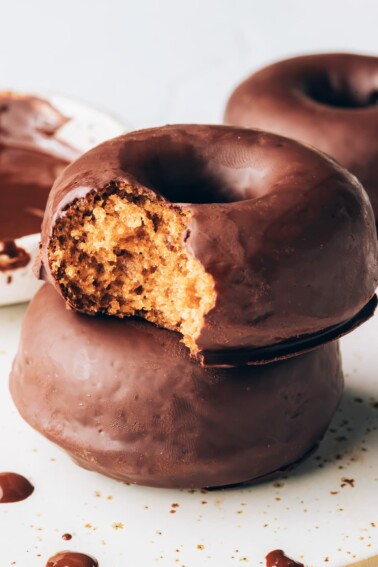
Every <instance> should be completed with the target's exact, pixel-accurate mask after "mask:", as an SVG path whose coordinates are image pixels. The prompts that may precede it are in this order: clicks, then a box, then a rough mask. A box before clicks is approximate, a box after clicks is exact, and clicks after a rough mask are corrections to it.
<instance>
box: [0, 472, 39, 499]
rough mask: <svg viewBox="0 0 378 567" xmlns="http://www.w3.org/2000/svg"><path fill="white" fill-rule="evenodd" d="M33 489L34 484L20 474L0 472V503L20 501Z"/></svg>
mask: <svg viewBox="0 0 378 567" xmlns="http://www.w3.org/2000/svg"><path fill="white" fill-rule="evenodd" d="M33 491H34V486H33V485H32V484H30V482H29V481H28V479H27V478H25V477H23V476H21V475H20V474H17V473H12V472H3V473H0V504H5V503H8V502H20V501H21V500H25V498H28V497H29V496H30V495H31V494H32V493H33Z"/></svg>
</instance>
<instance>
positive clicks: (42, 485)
mask: <svg viewBox="0 0 378 567" xmlns="http://www.w3.org/2000/svg"><path fill="white" fill-rule="evenodd" d="M24 311H25V306H15V307H3V308H2V309H0V345H1V346H0V388H1V389H0V471H14V472H18V473H21V474H24V475H25V476H27V477H28V478H30V480H31V482H32V483H33V484H34V486H35V492H34V494H33V495H32V496H31V497H30V498H29V499H27V500H25V501H23V502H19V503H16V504H0V537H1V540H0V541H1V543H0V566H1V567H8V566H11V565H15V566H16V567H45V564H46V560H47V559H48V557H49V556H51V555H52V554H54V553H56V552H57V551H59V550H65V549H68V550H73V551H75V550H77V551H82V552H84V553H85V552H86V553H89V554H91V555H93V556H94V557H96V558H97V559H98V561H99V565H100V567H151V566H154V565H157V566H159V565H161V566H164V567H165V566H167V567H171V566H172V567H174V566H178V567H182V566H185V567H202V566H206V567H207V566H209V567H232V566H235V565H240V564H241V565H244V564H245V565H251V566H253V567H255V566H256V567H257V566H265V561H264V557H265V555H266V554H267V553H268V552H269V551H271V550H273V549H277V548H282V549H284V550H285V551H286V552H287V554H288V555H291V556H292V557H293V558H295V559H297V560H301V561H303V562H304V564H305V565H306V566H311V567H321V566H324V567H341V566H344V565H347V564H349V563H353V562H354V561H357V560H359V559H363V558H366V557H369V556H372V555H374V554H377V553H378V386H377V384H378V382H377V374H378V371H377V366H378V365H377V348H376V344H377V337H378V318H375V319H374V320H371V321H369V322H368V323H367V324H366V325H364V326H363V327H361V328H360V329H359V330H357V331H356V332H355V333H353V334H352V335H350V336H348V337H347V338H345V339H344V340H343V342H342V347H343V348H342V350H343V355H344V366H345V373H346V382H347V388H346V392H345V395H344V399H343V402H342V404H341V407H340V409H339V411H338V413H337V415H336V417H335V419H334V420H333V423H332V425H331V429H330V431H329V432H328V434H327V436H326V438H325V440H324V442H323V443H322V445H321V448H320V450H319V451H318V452H317V453H316V454H315V455H314V456H312V457H311V458H310V459H309V460H308V461H306V462H305V463H303V464H302V465H301V466H299V467H298V469H297V470H296V472H295V473H294V474H292V475H291V476H290V478H289V479H283V480H280V481H276V482H270V483H265V484H262V485H258V486H254V487H251V488H244V489H237V490H236V489H234V490H223V491H214V492H207V493H201V492H200V491H196V492H194V493H191V492H188V491H179V490H164V489H153V488H143V487H135V486H126V485H123V484H121V483H118V482H116V481H113V480H110V479H107V478H105V477H102V476H100V475H98V474H95V473H90V472H87V471H84V470H82V469H80V468H78V467H77V466H76V465H74V464H73V463H72V462H71V461H70V459H69V458H68V457H67V456H66V454H65V453H63V452H62V451H61V450H60V449H58V448H56V447H55V446H54V445H52V444H51V443H50V442H48V441H46V440H45V439H44V438H42V437H41V436H40V435H39V434H37V433H36V432H34V431H33V430H32V429H31V428H30V427H29V426H28V425H26V424H25V423H24V422H23V421H22V420H21V418H20V417H19V416H18V414H17V412H16V410H15V408H14V406H13V404H12V401H11V398H10V395H9V392H8V375H9V370H10V366H11V361H12V359H13V356H14V354H15V352H16V348H17V342H18V336H19V331H20V324H21V319H22V316H23V314H24ZM343 478H347V479H353V480H354V487H351V486H349V485H348V484H346V485H345V486H343V487H342V484H343V481H342V479H343ZM172 504H178V506H176V507H172ZM172 511H175V513H172ZM66 532H68V533H71V534H72V535H73V538H72V540H71V541H63V540H62V539H61V536H62V534H64V533H66ZM13 562H14V563H13Z"/></svg>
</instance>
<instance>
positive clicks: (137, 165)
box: [119, 130, 250, 204]
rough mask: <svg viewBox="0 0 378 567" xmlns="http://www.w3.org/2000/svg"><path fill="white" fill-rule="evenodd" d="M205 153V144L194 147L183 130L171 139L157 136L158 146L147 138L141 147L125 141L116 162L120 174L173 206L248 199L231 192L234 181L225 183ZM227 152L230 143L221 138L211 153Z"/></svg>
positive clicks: (241, 194)
mask: <svg viewBox="0 0 378 567" xmlns="http://www.w3.org/2000/svg"><path fill="white" fill-rule="evenodd" d="M232 140H233V141H234V138H233V139H232ZM240 144H242V141H241V142H240ZM208 151H209V150H208V147H207V144H204V145H203V147H196V146H195V144H194V143H193V141H192V140H191V137H190V136H188V135H187V133H186V131H185V130H183V131H182V132H181V136H178V137H175V138H172V137H171V136H170V135H165V134H163V135H161V136H159V141H158V143H157V140H156V137H154V136H152V135H151V138H149V139H144V140H143V143H142V147H141V142H139V141H137V140H129V141H128V142H127V144H126V145H125V146H124V147H123V148H122V149H121V152H120V156H119V159H120V164H121V169H122V170H123V171H127V172H128V173H129V174H131V175H133V176H134V177H135V178H136V179H138V181H139V182H140V183H141V184H142V185H144V186H145V187H151V188H153V189H154V190H155V191H156V192H157V193H159V194H160V195H162V196H163V197H165V198H166V199H167V200H168V201H171V202H174V203H196V204H206V203H231V202H235V201H242V200H244V199H247V198H250V195H246V194H244V193H243V191H237V190H236V189H235V181H234V180H230V183H229V184H227V183H226V182H225V179H224V176H225V175H223V178H222V179H221V178H220V175H219V170H220V169H221V165H220V164H218V163H216V161H215V160H212V159H211V156H210V155H209V153H208ZM229 152H230V143H229V142H228V141H227V138H226V136H225V140H224V141H222V142H220V143H219V147H218V148H217V152H215V153H216V155H217V157H219V155H221V154H222V153H226V154H228V153H229ZM235 153H236V152H235ZM226 169H227V168H226Z"/></svg>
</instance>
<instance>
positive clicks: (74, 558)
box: [46, 551, 99, 567]
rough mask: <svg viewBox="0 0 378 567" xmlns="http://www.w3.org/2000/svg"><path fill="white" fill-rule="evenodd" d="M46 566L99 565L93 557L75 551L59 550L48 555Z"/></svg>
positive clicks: (89, 566)
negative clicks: (54, 553) (50, 555)
mask: <svg viewBox="0 0 378 567" xmlns="http://www.w3.org/2000/svg"><path fill="white" fill-rule="evenodd" d="M46 567H99V566H98V562H97V561H96V559H94V558H93V557H89V555H85V554H84V553H78V552H76V551H59V553H57V554H56V555H54V556H53V557H50V559H48V561H47V563H46Z"/></svg>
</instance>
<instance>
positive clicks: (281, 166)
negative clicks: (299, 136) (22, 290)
mask: <svg viewBox="0 0 378 567" xmlns="http://www.w3.org/2000/svg"><path fill="white" fill-rule="evenodd" d="M113 182H126V183H129V184H131V185H134V186H136V187H143V188H144V189H146V190H147V191H149V193H150V195H151V198H156V199H161V200H164V199H167V200H170V201H174V202H177V203H181V205H179V206H181V207H183V208H185V209H189V210H190V211H191V213H192V219H191V222H190V225H189V230H188V232H187V234H186V235H185V245H186V246H187V247H188V248H189V249H190V251H191V252H192V253H193V254H194V256H195V257H196V258H197V259H198V260H199V261H200V262H201V263H202V264H203V266H204V268H205V270H206V271H207V272H208V273H210V274H211V275H212V276H213V278H214V281H215V290H216V293H217V300H216V305H215V307H214V308H213V309H212V310H211V311H210V312H209V313H208V314H207V315H206V317H205V322H204V326H203V328H202V331H201V334H200V336H199V338H198V339H197V344H198V346H199V348H200V350H201V351H202V353H203V354H204V359H205V361H206V353H210V354H211V358H212V360H213V361H214V359H216V353H217V352H219V353H221V357H222V360H223V361H225V351H226V350H227V349H229V352H230V360H232V358H233V354H232V351H233V350H234V349H238V350H240V349H244V350H245V351H246V352H247V356H245V357H244V358H245V359H246V360H247V359H248V351H250V350H251V349H256V348H259V347H264V346H268V345H269V346H270V345H273V344H277V343H280V342H282V341H285V340H287V339H292V338H296V337H300V336H302V335H307V334H311V333H317V332H319V331H321V330H324V329H326V328H328V327H332V326H334V325H338V324H340V323H341V322H345V321H347V320H348V319H350V318H351V317H353V316H354V315H355V314H356V313H357V312H358V311H360V310H361V309H362V307H363V306H364V305H365V304H366V303H367V302H368V301H369V300H370V298H371V297H372V296H373V294H374V290H375V288H376V285H377V281H378V280H377V269H378V268H377V243H376V236H375V227H374V217H373V213H372V210H371V205H370V203H369V200H368V198H367V195H366V193H365V192H364V190H363V189H362V187H361V185H360V184H359V183H358V182H357V180H356V179H355V178H354V177H352V176H351V175H349V174H348V173H347V172H346V171H345V170H344V169H342V168H341V167H340V166H339V165H338V164H336V163H335V162H333V161H332V160H330V159H328V158H327V157H325V156H324V155H322V154H320V153H318V152H317V151H315V150H312V149H310V148H308V147H305V146H303V145H301V144H299V143H297V142H295V141H292V140H289V139H287V138H282V137H278V136H275V135H273V134H268V133H264V132H260V131H253V130H246V129H241V128H230V127H225V126H193V125H192V126H191V125H185V126H166V127H162V128H155V129H150V130H142V131H139V132H133V133H130V134H127V135H125V136H122V137H119V138H116V139H114V140H110V141H108V142H106V143H104V144H102V145H100V146H98V147H97V148H95V149H94V150H92V151H90V152H88V153H86V154H85V155H84V156H82V157H81V158H80V159H78V160H77V161H76V162H74V163H73V164H71V165H70V166H69V167H68V168H67V169H66V170H65V171H64V173H63V175H62V176H61V177H60V178H59V179H58V180H57V181H56V183H55V184H54V187H53V189H52V191H51V194H50V197H49V201H48V205H47V209H46V214H45V217H44V221H43V230H42V245H41V257H40V262H39V264H38V266H37V270H38V272H39V274H40V276H41V277H43V278H45V279H46V280H48V281H50V282H52V283H54V284H55V285H56V287H57V289H58V291H60V292H61V293H62V291H61V290H60V289H59V284H58V283H57V282H54V280H53V277H52V275H51V272H50V269H49V263H48V246H49V241H50V236H51V234H52V231H53V229H54V223H55V220H56V219H57V218H58V217H61V216H62V215H64V211H65V210H66V209H67V207H69V206H70V204H71V203H73V202H74V201H75V200H77V199H80V198H84V197H85V195H86V194H88V193H89V192H91V191H94V192H97V191H101V190H102V189H104V188H105V187H107V186H108V185H109V184H110V183H113ZM182 203H191V204H182ZM251 358H253V356H251Z"/></svg>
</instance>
